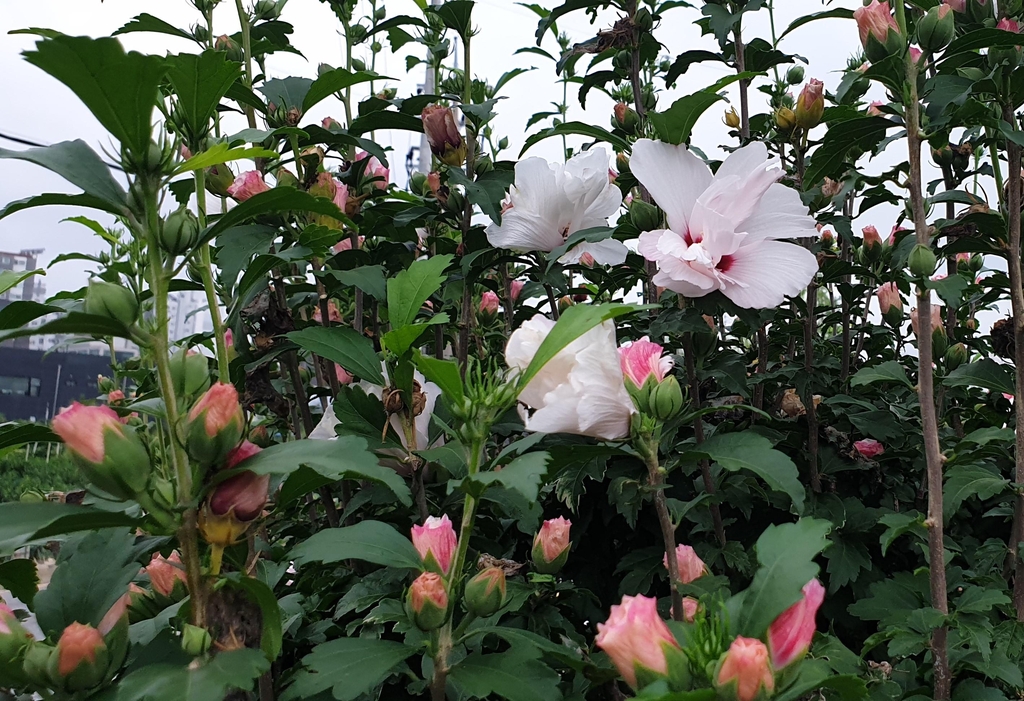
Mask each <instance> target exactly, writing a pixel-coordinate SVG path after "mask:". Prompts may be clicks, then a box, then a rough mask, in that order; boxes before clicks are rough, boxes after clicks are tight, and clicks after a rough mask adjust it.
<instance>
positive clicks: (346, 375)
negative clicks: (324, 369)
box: [334, 363, 356, 385]
mask: <svg viewBox="0 0 1024 701" xmlns="http://www.w3.org/2000/svg"><path fill="white" fill-rule="evenodd" d="M334 376H335V377H337V378H338V384H339V385H350V384H352V383H353V382H354V381H355V379H356V378H355V377H353V375H352V373H350V372H349V371H348V370H346V369H345V368H343V367H341V366H340V365H338V364H337V363H335V364H334Z"/></svg>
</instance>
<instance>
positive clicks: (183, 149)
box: [178, 144, 192, 161]
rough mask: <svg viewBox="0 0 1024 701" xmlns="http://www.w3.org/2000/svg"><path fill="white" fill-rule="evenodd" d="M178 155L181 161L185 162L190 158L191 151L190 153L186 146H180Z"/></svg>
mask: <svg viewBox="0 0 1024 701" xmlns="http://www.w3.org/2000/svg"><path fill="white" fill-rule="evenodd" d="M178 153H179V154H180V155H181V159H182V160H184V161H187V160H188V159H190V158H192V151H190V150H189V148H188V146H186V145H185V144H182V145H181V147H180V148H179V149H178Z"/></svg>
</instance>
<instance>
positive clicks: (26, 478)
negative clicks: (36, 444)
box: [0, 450, 82, 501]
mask: <svg viewBox="0 0 1024 701" xmlns="http://www.w3.org/2000/svg"><path fill="white" fill-rule="evenodd" d="M80 487H82V480H81V477H80V474H79V472H78V468H77V467H76V466H75V464H74V463H73V462H72V461H71V459H70V458H69V457H68V456H67V454H66V453H61V454H60V455H59V456H53V455H51V457H50V460H49V462H47V460H46V458H45V457H44V456H41V455H35V456H31V457H26V456H25V453H24V451H21V450H18V451H15V452H13V453H8V454H7V455H5V456H4V457H3V458H0V501H18V500H19V499H20V498H21V495H22V494H24V493H25V492H27V491H29V490H32V491H38V492H44V493H45V492H53V491H59V492H67V491H70V490H73V489H79V488H80Z"/></svg>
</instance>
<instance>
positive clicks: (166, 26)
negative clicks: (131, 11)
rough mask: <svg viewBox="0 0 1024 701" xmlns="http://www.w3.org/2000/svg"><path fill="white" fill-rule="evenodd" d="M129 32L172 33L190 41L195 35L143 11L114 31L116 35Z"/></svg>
mask: <svg viewBox="0 0 1024 701" xmlns="http://www.w3.org/2000/svg"><path fill="white" fill-rule="evenodd" d="M129 32H157V33H158V34H170V35H171V36H175V37H179V38H181V39H188V40H190V41H191V40H194V37H193V36H192V35H191V34H189V33H188V32H186V31H185V30H183V29H178V28H177V27H175V26H174V25H173V24H170V23H168V22H165V21H163V20H162V19H160V18H159V17H154V16H153V15H151V14H149V13H148V12H143V13H142V14H141V15H138V16H136V17H134V18H132V19H131V20H129V21H128V23H127V24H125V25H124V26H122V27H121V28H120V29H118V30H117V31H116V32H114V36H117V35H118V34H128V33H129Z"/></svg>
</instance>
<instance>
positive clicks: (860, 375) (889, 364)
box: [850, 360, 914, 388]
mask: <svg viewBox="0 0 1024 701" xmlns="http://www.w3.org/2000/svg"><path fill="white" fill-rule="evenodd" d="M872 382H897V383H900V384H903V385H906V386H907V387H910V388H913V386H914V385H913V384H911V382H910V378H908V377H907V371H906V370H904V369H903V366H902V365H900V364H899V363H898V362H896V361H895V360H888V361H886V362H884V363H879V364H878V365H872V366H870V367H866V368H861V369H860V370H858V371H857V374H856V375H854V376H853V377H852V378H850V386H851V387H860V386H861V385H870V384H871V383H872Z"/></svg>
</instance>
